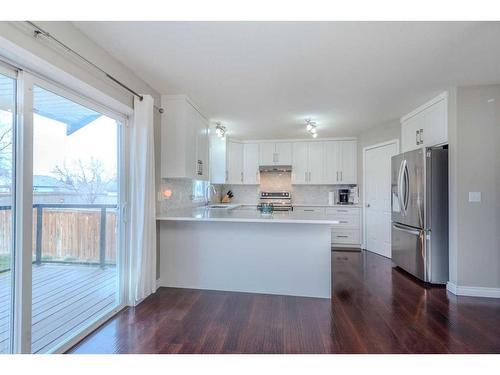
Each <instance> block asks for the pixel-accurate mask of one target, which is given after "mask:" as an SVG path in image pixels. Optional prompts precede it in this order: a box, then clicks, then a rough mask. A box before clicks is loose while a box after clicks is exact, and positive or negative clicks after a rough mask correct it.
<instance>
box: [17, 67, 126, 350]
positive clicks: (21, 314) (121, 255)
mask: <svg viewBox="0 0 500 375" xmlns="http://www.w3.org/2000/svg"><path fill="white" fill-rule="evenodd" d="M35 85H36V86H39V87H41V88H43V89H46V90H49V91H51V92H53V93H55V94H56V95H59V96H62V97H64V98H67V99H69V100H71V101H74V102H75V103H77V104H81V105H83V106H85V107H87V108H89V109H92V110H95V111H97V112H99V113H101V114H103V115H105V116H107V117H110V118H112V119H114V120H115V121H117V123H118V135H117V136H118V140H117V142H118V147H117V153H118V155H117V160H118V165H117V168H118V171H117V174H118V190H119V202H118V213H117V214H118V221H117V222H118V226H119V228H118V233H119V236H118V240H117V268H116V269H117V273H118V275H117V276H118V277H117V279H118V283H117V286H118V291H117V298H118V304H117V306H116V307H115V308H113V309H112V310H111V311H109V312H107V313H105V314H104V315H103V316H101V317H100V318H99V319H98V320H97V321H94V322H93V323H91V324H90V325H89V326H88V327H87V328H85V329H83V330H81V331H80V332H78V333H77V334H76V335H75V336H73V337H70V338H67V339H66V340H65V341H63V342H62V343H61V344H59V345H57V346H56V347H54V348H53V349H52V351H51V352H53V353H60V352H64V351H65V350H67V349H69V348H70V347H71V346H73V345H74V344H76V343H77V342H78V341H80V340H81V339H82V338H83V337H85V336H86V335H88V334H89V333H90V332H92V330H94V329H95V328H97V327H98V326H99V325H101V324H102V323H104V322H105V321H106V320H108V319H109V318H110V317H111V316H113V315H114V314H116V313H117V312H118V311H120V310H122V309H123V308H124V307H125V305H126V303H127V288H126V285H127V280H126V275H127V273H126V267H127V263H128V261H127V258H128V246H127V230H126V229H127V228H126V223H127V218H126V207H127V201H128V197H129V191H128V186H129V184H128V170H129V168H128V157H127V156H128V152H127V150H128V141H129V136H128V133H129V131H128V118H127V116H125V115H122V114H120V113H117V112H115V111H113V110H111V109H109V108H107V107H106V106H103V105H101V104H99V103H96V102H94V101H93V100H91V99H89V98H87V97H85V96H82V95H80V94H78V93H76V92H74V91H73V90H71V89H68V88H66V87H64V86H61V85H58V84H57V83H55V82H53V81H51V80H49V79H47V78H44V77H41V76H38V75H36V74H33V73H28V72H26V71H22V70H19V71H18V75H17V116H16V126H15V128H16V130H15V132H14V134H15V135H16V137H15V140H16V141H15V144H16V147H15V150H17V151H18V152H15V163H14V165H15V169H14V170H15V208H16V215H15V222H14V227H15V234H14V257H15V267H16V271H17V272H15V274H14V275H15V280H14V329H13V331H14V332H13V353H31V330H32V327H31V315H32V228H33V219H32V218H33V216H32V215H33V213H32V209H33V87H34V86H35Z"/></svg>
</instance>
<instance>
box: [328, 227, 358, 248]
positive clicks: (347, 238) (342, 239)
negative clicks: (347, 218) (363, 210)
mask: <svg viewBox="0 0 500 375" xmlns="http://www.w3.org/2000/svg"><path fill="white" fill-rule="evenodd" d="M332 243H334V244H350V245H351V244H352V245H358V244H360V243H361V241H360V235H359V230H356V229H340V228H332Z"/></svg>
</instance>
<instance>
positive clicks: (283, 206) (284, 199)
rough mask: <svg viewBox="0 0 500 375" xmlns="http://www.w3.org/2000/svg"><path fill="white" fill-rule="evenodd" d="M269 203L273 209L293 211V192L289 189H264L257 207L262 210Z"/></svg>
mask: <svg viewBox="0 0 500 375" xmlns="http://www.w3.org/2000/svg"><path fill="white" fill-rule="evenodd" d="M269 205H272V209H273V211H292V210H293V206H292V194H291V193H290V192H289V191H262V192H261V193H260V200H259V205H258V206H257V208H258V209H259V210H261V211H262V209H263V208H267V207H269Z"/></svg>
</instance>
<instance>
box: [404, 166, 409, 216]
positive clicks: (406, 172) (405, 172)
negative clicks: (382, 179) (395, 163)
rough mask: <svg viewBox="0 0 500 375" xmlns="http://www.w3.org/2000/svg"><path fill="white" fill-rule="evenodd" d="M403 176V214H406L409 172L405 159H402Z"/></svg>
mask: <svg viewBox="0 0 500 375" xmlns="http://www.w3.org/2000/svg"><path fill="white" fill-rule="evenodd" d="M403 178H404V182H405V190H404V201H403V203H404V206H405V214H406V212H407V211H408V203H409V201H410V174H409V172H408V164H407V163H406V160H405V161H404V168H403Z"/></svg>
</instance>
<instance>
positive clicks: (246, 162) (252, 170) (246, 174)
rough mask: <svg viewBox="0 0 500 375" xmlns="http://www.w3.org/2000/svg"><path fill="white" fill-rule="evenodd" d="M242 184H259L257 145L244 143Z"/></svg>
mask: <svg viewBox="0 0 500 375" xmlns="http://www.w3.org/2000/svg"><path fill="white" fill-rule="evenodd" d="M243 183H244V184H249V185H258V184H260V173H259V144H258V143H245V144H244V145H243Z"/></svg>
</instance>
